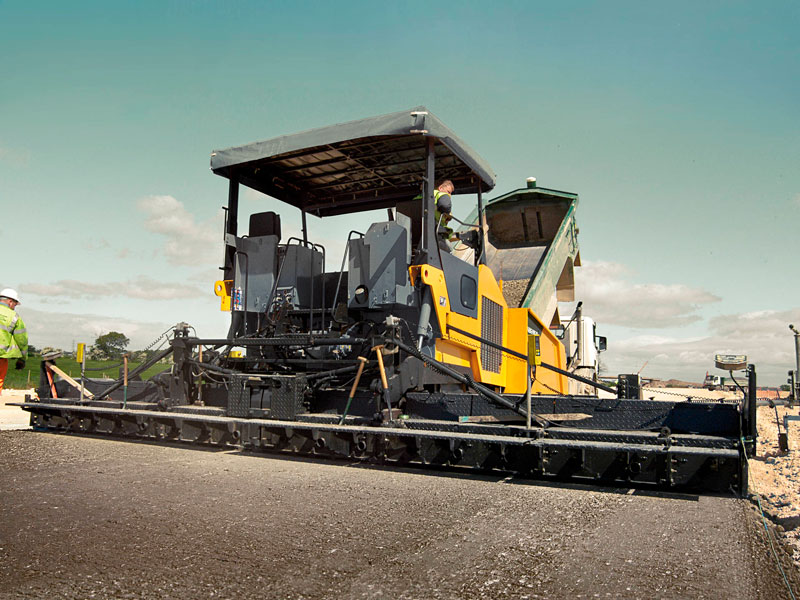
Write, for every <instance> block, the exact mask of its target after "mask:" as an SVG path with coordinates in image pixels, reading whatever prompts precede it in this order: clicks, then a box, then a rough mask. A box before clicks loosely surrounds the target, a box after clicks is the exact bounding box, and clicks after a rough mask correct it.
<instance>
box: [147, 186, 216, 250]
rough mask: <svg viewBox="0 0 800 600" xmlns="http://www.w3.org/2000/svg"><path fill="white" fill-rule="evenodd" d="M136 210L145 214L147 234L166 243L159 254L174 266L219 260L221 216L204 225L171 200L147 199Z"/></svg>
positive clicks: (170, 197) (168, 197) (169, 198)
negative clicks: (150, 232) (159, 235)
mask: <svg viewBox="0 0 800 600" xmlns="http://www.w3.org/2000/svg"><path fill="white" fill-rule="evenodd" d="M137 206H138V208H139V210H141V211H142V212H144V213H145V215H146V218H145V222H144V226H145V228H146V229H147V230H149V231H152V232H154V233H158V234H161V235H163V236H165V237H166V238H167V239H166V241H165V243H164V246H163V249H162V252H163V254H164V256H165V257H166V258H167V260H168V261H169V262H171V263H173V264H177V265H191V266H198V265H202V264H203V263H217V262H219V260H220V258H221V256H222V249H221V248H222V242H221V240H222V224H223V216H222V212H219V213H217V214H216V215H215V216H214V217H213V218H212V219H209V220H207V221H200V222H198V221H196V220H195V217H194V215H192V214H191V213H190V212H189V211H188V210H186V207H184V205H183V203H182V202H180V201H179V200H176V199H175V198H173V197H172V196H147V197H145V198H141V199H140V200H139V201H138V203H137Z"/></svg>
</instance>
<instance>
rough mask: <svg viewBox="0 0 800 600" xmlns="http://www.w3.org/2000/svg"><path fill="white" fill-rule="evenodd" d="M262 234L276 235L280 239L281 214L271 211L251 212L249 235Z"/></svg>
mask: <svg viewBox="0 0 800 600" xmlns="http://www.w3.org/2000/svg"><path fill="white" fill-rule="evenodd" d="M262 235H275V236H278V241H279V242H280V240H281V216H280V215H279V214H278V213H274V212H272V211H267V212H262V213H253V214H252V215H250V237H259V236H262Z"/></svg>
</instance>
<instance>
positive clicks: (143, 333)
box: [19, 308, 169, 350]
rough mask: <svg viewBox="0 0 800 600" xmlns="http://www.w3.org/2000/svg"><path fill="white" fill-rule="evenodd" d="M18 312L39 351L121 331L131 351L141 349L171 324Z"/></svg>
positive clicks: (86, 341)
mask: <svg viewBox="0 0 800 600" xmlns="http://www.w3.org/2000/svg"><path fill="white" fill-rule="evenodd" d="M19 312H20V315H21V316H22V317H23V319H25V325H26V327H27V329H28V338H29V340H30V343H31V344H33V345H34V346H36V347H37V348H43V347H45V346H51V347H54V348H60V349H62V350H72V349H73V347H74V344H75V343H77V342H85V343H87V344H92V343H94V341H95V340H96V339H97V338H98V336H100V335H103V334H104V333H108V332H109V331H119V332H120V333H124V334H125V335H126V336H128V337H129V338H130V340H131V342H130V345H129V346H128V347H129V348H130V349H131V350H138V349H141V348H144V347H145V346H147V345H148V344H150V343H151V342H152V341H153V340H154V339H155V338H156V337H157V336H158V335H159V334H161V333H162V332H163V331H165V330H166V329H167V328H168V327H169V324H168V323H158V322H146V321H135V320H132V319H126V318H120V317H109V316H103V315H80V314H72V313H58V312H45V311H39V310H35V309H32V308H25V309H22V308H20V311H19Z"/></svg>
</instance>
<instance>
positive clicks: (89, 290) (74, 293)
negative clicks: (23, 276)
mask: <svg viewBox="0 0 800 600" xmlns="http://www.w3.org/2000/svg"><path fill="white" fill-rule="evenodd" d="M20 288H21V290H24V293H25V294H33V295H36V296H45V297H49V298H72V299H81V298H99V297H109V298H111V297H123V298H136V299H140V300H176V299H184V298H197V297H198V296H202V295H204V294H205V295H207V294H208V291H207V290H205V289H202V288H200V287H198V286H196V285H188V284H181V283H168V284H165V283H163V282H160V281H155V280H153V279H149V278H147V277H137V278H136V279H131V280H128V281H117V282H108V283H90V282H85V281H77V280H74V279H62V280H61V281H56V282H55V283H49V284H39V283H26V284H23V285H21V286H20Z"/></svg>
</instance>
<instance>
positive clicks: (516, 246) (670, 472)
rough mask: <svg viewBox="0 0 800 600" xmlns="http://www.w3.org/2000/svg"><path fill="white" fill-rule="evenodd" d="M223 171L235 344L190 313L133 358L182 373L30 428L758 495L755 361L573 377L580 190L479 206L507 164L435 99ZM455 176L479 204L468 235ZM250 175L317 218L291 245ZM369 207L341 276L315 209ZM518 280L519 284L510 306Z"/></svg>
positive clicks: (67, 405) (58, 404)
mask: <svg viewBox="0 0 800 600" xmlns="http://www.w3.org/2000/svg"><path fill="white" fill-rule="evenodd" d="M211 169H212V171H213V172H214V173H215V174H216V175H219V176H222V177H225V178H227V179H228V180H229V193H228V202H227V211H226V215H227V216H226V223H225V232H224V233H225V235H224V265H223V266H222V277H221V279H220V280H219V281H218V282H216V284H215V293H216V294H217V295H218V296H219V297H220V303H221V308H222V310H224V311H229V312H230V315H231V322H230V323H231V324H230V329H229V331H228V334H227V336H226V337H223V338H219V339H211V338H202V337H198V336H197V335H196V334H194V333H193V330H192V329H191V328H189V327H188V326H186V325H185V324H179V325H177V326H176V327H175V328H174V331H172V333H171V336H170V345H169V348H167V349H166V350H164V351H163V352H160V353H159V354H157V355H156V356H154V357H153V360H152V361H149V362H148V363H146V364H144V365H142V367H140V369H139V370H144V369H145V368H147V367H148V366H149V364H152V363H153V362H154V361H155V360H160V359H163V358H165V357H167V356H169V355H171V358H172V362H173V366H172V369H171V370H170V371H169V372H167V373H164V374H162V375H161V376H159V377H157V378H155V379H153V380H150V381H147V382H137V381H132V382H131V383H130V384H129V386H128V387H127V388H126V394H125V396H124V397H120V395H121V388H122V387H123V382H122V380H120V381H118V382H115V383H113V384H109V383H108V382H101V381H98V380H86V381H84V384H85V385H86V388H87V389H88V390H90V391H91V392H92V394H93V396H92V397H91V398H87V397H79V393H78V392H77V391H75V390H74V389H73V388H69V389H67V390H64V391H65V393H58V392H56V393H51V390H54V389H55V388H54V387H53V386H49V385H48V386H43V387H42V389H40V391H39V396H38V398H33V399H31V400H30V401H29V402H26V403H25V404H24V405H23V406H24V408H25V409H26V410H28V411H30V412H31V414H32V416H31V419H32V423H33V425H34V426H35V427H36V429H39V430H44V431H67V432H74V433H86V434H103V435H114V436H125V437H129V438H135V439H142V440H164V441H170V440H173V441H188V442H194V443H207V444H217V445H232V446H237V447H242V448H244V449H251V450H266V451H274V452H288V453H293V454H302V455H314V456H322V457H338V458H345V459H350V460H353V459H360V460H366V461H372V462H378V463H386V464H397V465H415V464H416V465H434V466H437V467H443V468H454V469H458V468H466V469H474V470H479V471H498V472H504V473H511V474H518V475H520V476H524V477H533V478H551V479H560V480H564V479H568V480H578V481H589V482H600V483H603V484H611V485H626V486H628V485H634V486H658V487H668V488H681V489H695V490H712V491H727V490H729V489H733V490H735V491H738V492H742V491H744V490H746V485H747V478H746V469H745V454H747V453H752V451H753V448H754V444H755V435H756V429H755V396H754V393H755V369H754V368H753V367H752V366H748V378H749V387H748V389H749V392H748V393H746V394H744V395H743V398H742V399H741V401H738V402H708V401H693V400H692V399H684V398H681V399H679V400H677V401H675V402H663V401H653V400H647V399H641V398H640V397H628V396H629V394H626V393H623V391H621V390H620V391H617V390H615V389H613V388H610V387H607V386H605V385H603V384H602V383H600V382H598V381H597V379H596V377H592V376H582V375H579V374H577V373H576V371H575V370H574V369H571V368H570V361H569V359H570V357H569V356H567V355H566V353H565V349H564V345H563V344H562V342H561V340H560V339H559V338H558V337H557V335H556V333H555V331H556V330H557V329H558V324H559V317H558V314H557V312H558V311H557V300H563V299H572V298H571V297H570V296H571V291H572V289H573V288H574V286H573V285H572V269H573V267H574V266H578V265H579V264H580V256H579V254H578V248H577V228H576V227H575V220H574V219H575V209H576V207H577V201H578V198H577V196H576V195H574V194H570V193H567V192H560V191H557V190H549V189H545V188H540V187H536V186H535V184H529V185H528V186H527V187H525V188H523V189H520V190H516V191H514V192H510V193H508V194H504V195H502V196H500V197H498V198H496V199H495V200H494V201H490V202H486V203H485V202H484V200H483V194H485V193H486V192H489V191H490V190H492V189H493V188H494V185H495V176H494V174H493V172H492V170H491V168H490V167H489V166H488V165H487V163H486V162H485V161H484V160H483V159H481V158H480V157H479V156H478V155H477V154H476V153H475V152H474V151H473V150H472V149H470V148H469V147H468V146H467V145H466V144H465V143H464V142H462V141H461V140H460V139H459V138H458V137H457V136H456V135H455V134H454V133H453V132H452V131H451V130H450V129H448V128H447V127H446V126H445V125H444V124H443V123H442V122H441V121H440V120H439V119H438V118H437V117H436V116H434V115H433V114H432V113H430V112H429V111H428V110H426V109H425V108H424V107H417V108H415V109H412V110H407V111H402V112H398V113H393V114H389V115H384V116H380V117H373V118H368V119H363V120H360V121H354V122H350V123H344V124H339V125H334V126H331V127H324V128H321V129H315V130H310V131H305V132H303V133H299V134H296V135H288V136H282V137H278V138H275V139H271V140H267V141H263V142H257V143H252V144H248V145H244V146H239V147H234V148H228V149H225V150H218V151H216V152H214V153H213V154H212V155H211ZM445 180H447V181H449V182H451V184H452V186H451V187H452V193H451V195H459V194H468V195H469V196H468V197H469V198H471V199H472V198H474V201H475V204H476V205H477V206H476V209H475V210H474V211H473V213H472V217H471V218H468V219H466V220H465V222H464V223H463V224H462V226H461V227H460V228H458V230H457V231H455V232H453V231H452V230H451V229H450V228H449V227H445V225H446V222H447V221H448V220H449V219H450V218H451V213H450V212H449V211H448V207H447V204H448V203H449V202H448V201H449V198H445V197H443V196H442V194H441V193H439V191H438V187H439V186H440V182H442V181H445ZM242 186H246V187H249V188H252V189H253V190H257V191H258V192H261V193H263V194H265V195H267V196H270V197H272V198H274V199H276V200H278V201H280V202H282V203H285V204H286V205H287V210H291V209H290V208H289V207H294V209H299V211H300V213H301V216H302V227H301V230H300V231H298V232H295V234H294V235H293V236H288V237H285V238H284V236H283V235H282V233H283V232H282V228H281V216H280V214H278V213H276V212H271V211H269V212H258V213H255V214H252V215H249V218H248V221H247V223H248V229H247V230H246V231H244V230H243V228H240V226H239V223H240V215H239V206H240V205H239V191H240V189H241V187H242ZM443 189H447V186H443ZM370 211H371V212H370ZM367 212H369V213H370V217H371V219H372V220H373V221H375V222H372V224H370V225H369V226H368V227H365V231H363V232H360V231H356V230H355V229H353V230H352V231H349V232H346V231H341V232H337V231H335V230H334V231H331V230H330V229H328V230H326V233H325V235H326V238H328V239H329V238H331V237H335V236H336V235H340V236H341V238H342V240H341V241H342V242H343V243H345V247H344V251H343V256H342V258H341V262H339V260H338V257H337V259H335V266H334V267H333V270H329V263H331V262H334V261H330V260H329V259H330V256H329V255H328V253H327V252H326V248H325V245H324V244H322V243H320V242H319V240H316V241H315V240H314V239H312V236H311V235H310V233H309V229H308V227H307V218H308V217H309V216H311V217H316V218H321V219H323V220H324V219H325V218H326V217H330V216H333V215H347V214H355V213H367ZM362 220H363V221H364V222H365V223H367V222H368V221H367V220H366V219H362ZM451 224H452V223H451ZM451 234H452V235H451ZM445 238H449V239H450V241H448V240H447V239H445ZM336 267H339V268H338V270H335V269H336ZM504 274H505V279H506V280H509V281H510V280H511V279H513V280H514V281H515V282H516V283H519V282H520V281H522V282H523V283H524V285H523V286H522V287H521V288H520V290H519V293H517V295H516V297H515V298H514V299H513V300H510V299H509V297H507V296H508V295H507V294H504V289H503V288H504V283H503V281H502V280H501V279H502V278H503V275H504ZM624 303H625V298H620V307H621V308H620V310H624V308H623V307H624ZM131 375H132V377H135V375H136V373H135V372H134V373H132V374H131ZM576 380H577V381H579V382H580V383H581V385H582V386H584V388H583V389H587V386H588V389H589V390H591V393H589V394H577V393H572V391H571V387H570V381H576ZM56 395H58V396H64V397H58V398H56V397H53V396H56Z"/></svg>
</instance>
